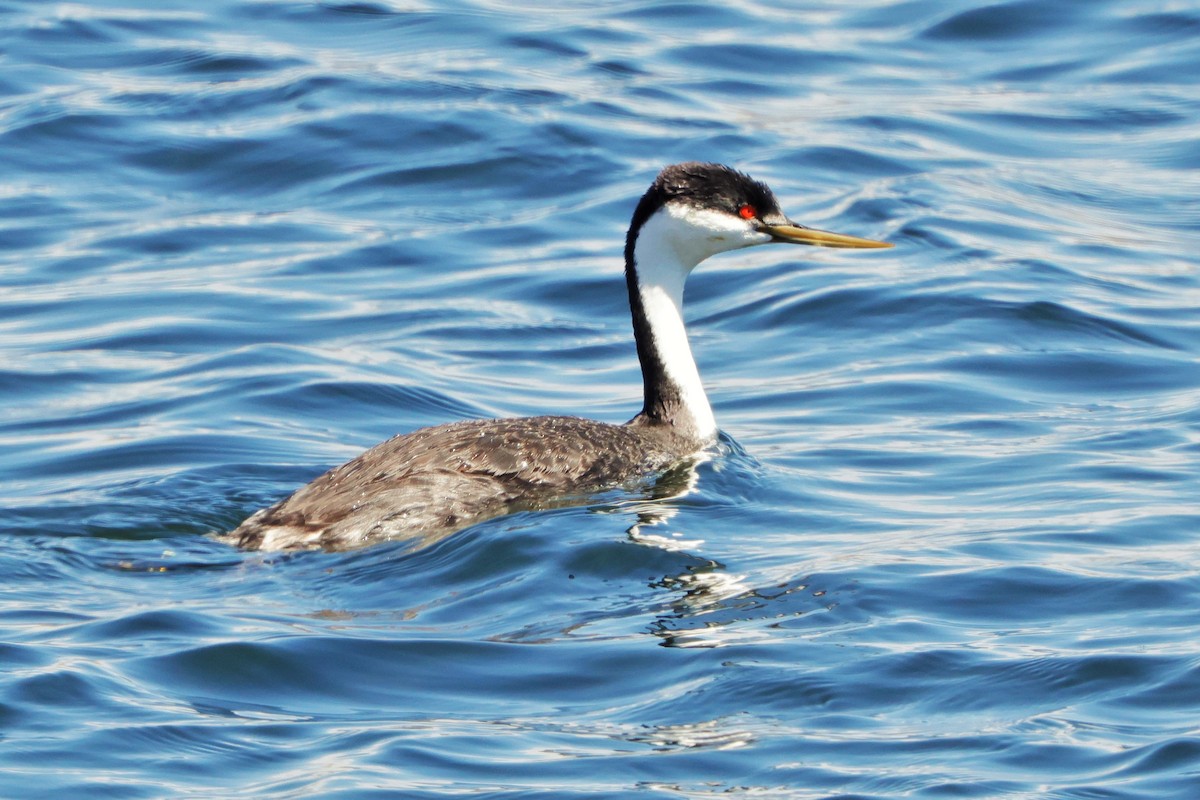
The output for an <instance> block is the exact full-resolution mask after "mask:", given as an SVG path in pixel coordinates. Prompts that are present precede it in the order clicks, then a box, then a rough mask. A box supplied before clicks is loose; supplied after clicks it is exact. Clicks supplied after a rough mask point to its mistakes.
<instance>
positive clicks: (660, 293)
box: [226, 162, 891, 550]
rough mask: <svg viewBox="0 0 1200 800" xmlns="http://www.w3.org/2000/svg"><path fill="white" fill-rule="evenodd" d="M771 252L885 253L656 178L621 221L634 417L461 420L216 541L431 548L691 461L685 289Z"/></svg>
mask: <svg viewBox="0 0 1200 800" xmlns="http://www.w3.org/2000/svg"><path fill="white" fill-rule="evenodd" d="M773 242H783V243H788V244H806V245H815V246H818V247H845V248H879V247H891V245H890V244H887V243H885V242H878V241H873V240H870V239H860V238H858V237H855V236H846V235H843V234H839V233H830V232H827V231H820V230H815V229H813V228H806V227H804V226H802V225H798V224H796V223H794V222H792V221H791V220H789V219H788V218H787V217H786V216H785V215H784V213H783V211H782V210H781V209H780V207H779V202H778V201H777V200H776V198H775V195H774V194H773V193H772V192H771V190H770V189H769V188H768V187H767V186H766V184H764V183H760V182H759V181H756V180H754V179H752V178H750V177H749V176H747V175H745V174H743V173H741V172H738V171H736V170H734V169H731V168H730V167H726V166H723V165H720V164H705V163H697V162H691V163H685V164H675V165H673V166H669V167H666V168H665V169H663V170H662V171H661V172H660V173H659V174H658V176H657V177H656V178H655V179H654V182H653V183H652V184H651V185H650V188H649V189H648V190H647V191H646V193H645V194H644V195H643V196H642V198H641V201H640V202H639V203H638V204H637V207H636V209H635V210H634V212H633V219H632V221H631V223H630V226H629V231H628V233H627V235H626V239H625V280H626V284H627V286H628V290H629V306H630V312H631V314H632V316H633V335H634V342H635V344H636V346H637V355H638V360H639V361H640V363H641V368H642V383H643V398H642V399H643V405H642V410H641V411H640V412H639V413H638V414H637V415H636V416H634V417H633V418H632V419H631V420H629V421H628V422H626V423H624V424H613V423H607V422H598V421H595V420H591V419H584V418H580V417H571V416H543V417H519V418H510V419H491V420H467V421H462V422H452V423H449V424H446V425H438V426H435V427H430V428H422V429H420V430H417V431H413V432H412V433H408V434H402V435H399V436H396V437H394V438H392V439H389V440H388V441H386V442H383V443H382V444H378V445H376V446H375V447H372V448H371V449H369V450H367V451H366V452H364V453H363V454H361V455H360V456H358V457H357V458H355V459H353V460H351V461H349V462H347V463H345V464H343V465H341V466H340V467H335V468H334V469H331V470H329V471H328V472H326V473H325V474H324V475H321V476H320V477H319V478H317V479H316V480H314V481H313V482H312V483H310V484H308V485H307V486H304V487H301V488H300V489H298V490H297V491H296V492H295V493H294V494H292V495H291V496H290V497H287V498H286V499H284V500H282V501H280V502H278V503H276V504H275V505H273V506H270V507H269V508H265V509H262V510H261V511H258V512H257V513H255V514H253V515H252V516H250V517H249V518H248V519H246V520H245V521H244V522H243V523H242V524H241V525H239V526H238V527H237V528H236V529H235V530H234V531H233V532H232V533H230V534H228V535H227V537H226V539H227V540H228V541H231V542H233V543H235V544H237V545H238V546H240V547H244V548H250V549H261V550H292V549H310V548H324V549H346V548H351V547H356V546H359V545H363V544H367V543H369V542H372V541H377V540H384V539H424V540H430V539H432V538H440V537H441V536H442V535H447V534H449V533H451V532H454V531H456V530H459V529H462V528H465V527H467V526H469V525H471V524H474V523H476V522H480V521H482V520H485V519H489V518H491V517H496V516H500V515H502V514H506V513H511V512H513V511H516V510H521V509H534V508H539V507H547V506H552V505H555V504H560V503H562V502H563V501H564V498H586V497H587V496H588V495H589V494H594V493H596V492H598V491H600V490H603V489H607V488H613V487H618V486H621V485H623V484H627V483H628V482H630V481H633V480H636V479H641V478H645V477H646V476H648V475H652V474H654V473H655V472H661V471H663V470H666V469H668V468H669V467H671V466H672V465H675V464H678V463H680V462H682V461H684V460H686V459H688V458H689V457H693V456H696V455H697V454H699V453H701V452H702V451H703V450H704V449H705V448H706V447H708V446H709V445H711V444H712V443H713V442H714V441H715V440H716V437H717V423H716V420H715V419H714V418H713V412H712V408H711V407H710V406H709V403H708V398H707V397H706V396H705V393H704V387H703V385H702V384H701V383H700V373H699V372H698V371H697V369H696V362H695V360H694V359H693V357H692V351H691V347H690V346H689V344H688V338H687V331H686V329H685V327H684V318H683V287H684V281H685V280H686V279H687V277H688V275H689V274H690V273H691V271H692V269H693V268H694V267H695V266H696V265H697V264H699V263H700V262H701V261H704V260H705V259H706V258H708V257H709V256H713V255H716V254H717V253H721V252H725V251H727V250H737V249H740V248H745V247H753V246H755V245H760V244H770V243H773Z"/></svg>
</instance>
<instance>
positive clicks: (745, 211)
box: [738, 203, 758, 219]
mask: <svg viewBox="0 0 1200 800" xmlns="http://www.w3.org/2000/svg"><path fill="white" fill-rule="evenodd" d="M738 216H739V217H741V218H742V219H754V218H755V217H757V216H758V209H756V208H755V207H754V206H752V205H750V204H749V203H747V204H746V205H744V206H742V207H741V208H739V209H738Z"/></svg>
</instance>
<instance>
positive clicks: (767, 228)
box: [758, 222, 895, 249]
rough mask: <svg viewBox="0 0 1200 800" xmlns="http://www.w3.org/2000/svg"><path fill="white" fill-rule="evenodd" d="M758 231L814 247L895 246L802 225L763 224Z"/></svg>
mask: <svg viewBox="0 0 1200 800" xmlns="http://www.w3.org/2000/svg"><path fill="white" fill-rule="evenodd" d="M758 229H759V230H760V231H762V232H763V233H769V234H771V236H773V237H775V241H777V242H785V243H787V244H809V245H813V246H815V247H853V248H860V249H866V248H880V247H894V246H895V245H893V244H890V243H888V242H877V241H875V240H874V239H860V238H858V237H857V236H847V235H846V234H844V233H831V232H829V231H819V230H817V229H816V228H806V227H804V226H803V225H796V224H795V223H792V222H789V223H787V224H785V225H768V224H766V223H764V224H762V225H760V226H759V228H758Z"/></svg>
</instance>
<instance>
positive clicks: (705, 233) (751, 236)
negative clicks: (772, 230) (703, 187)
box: [638, 203, 772, 269]
mask: <svg viewBox="0 0 1200 800" xmlns="http://www.w3.org/2000/svg"><path fill="white" fill-rule="evenodd" d="M650 237H654V238H656V239H658V240H660V241H661V242H662V243H663V244H664V246H666V247H668V248H669V249H671V250H672V251H674V253H675V255H676V257H677V258H678V261H679V263H681V264H684V265H685V266H687V267H688V268H689V269H690V268H691V267H694V266H696V265H697V264H699V263H700V262H701V261H703V260H704V259H706V258H708V257H709V256H714V255H716V254H717V253H724V252H725V251H727V250H739V249H741V248H743V247H753V246H754V245H758V244H766V243H767V242H769V241H771V239H772V237H771V235H770V234H769V233H762V232H761V231H758V230H755V227H754V224H753V223H752V222H750V221H749V220H745V219H742V218H741V217H737V216H734V215H733V214H729V213H726V212H724V211H717V210H715V209H711V208H695V207H694V206H690V205H687V204H685V203H667V204H666V205H665V206H663V207H662V208H661V209H659V210H658V211H657V212H655V214H654V216H652V217H651V218H650V219H649V220H647V221H646V224H645V225H644V226H642V230H641V233H640V234H639V235H638V238H639V239H648V238H650Z"/></svg>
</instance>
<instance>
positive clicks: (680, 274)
mask: <svg viewBox="0 0 1200 800" xmlns="http://www.w3.org/2000/svg"><path fill="white" fill-rule="evenodd" d="M675 224H676V222H675V221H674V220H672V218H671V215H669V214H663V213H659V214H655V215H654V217H652V218H651V219H650V220H648V221H647V223H646V225H645V226H643V228H642V231H641V234H640V235H639V236H638V239H637V243H636V245H635V247H634V261H635V262H636V269H637V278H638V284H637V285H638V295H639V297H640V298H641V301H642V311H643V312H644V314H645V317H646V322H647V324H648V326H649V328H650V332H651V336H650V342H649V344H650V346H651V347H652V348H653V349H654V351H655V353H656V354H657V356H658V361H659V363H660V364H662V367H663V372H664V373H665V377H666V379H667V380H668V381H670V382H671V383H672V384H673V385H674V389H675V391H676V392H677V393H678V396H679V409H678V415H679V416H678V417H677V418H676V419H675V420H674V422H675V424H676V425H680V426H684V427H690V428H691V429H692V431H693V432H694V434H695V435H696V436H697V437H698V438H700V439H702V440H704V441H711V440H713V439H716V436H717V421H716V419H715V418H714V417H713V412H712V407H711V406H710V405H709V404H708V396H707V395H706V394H705V393H704V385H703V384H702V383H701V382H700V371H699V370H698V369H697V368H696V360H695V358H693V357H692V348H691V346H690V345H689V344H688V337H687V328H686V327H685V325H684V321H683V286H684V282H685V281H686V280H687V277H688V274H689V273H690V272H691V271H692V269H693V268H694V267H695V266H696V264H698V263H700V261H702V260H703V259H704V258H706V257H707V256H708V255H710V254H711V252H703V253H701V252H699V251H698V250H696V249H695V248H694V247H687V246H684V247H681V246H680V244H681V242H680V241H679V239H678V237H676V236H673V235H671V234H672V231H671V230H669V229H670V228H671V227H673V226H674V225H675ZM684 241H686V239H685V240H684ZM704 250H708V248H704Z"/></svg>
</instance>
